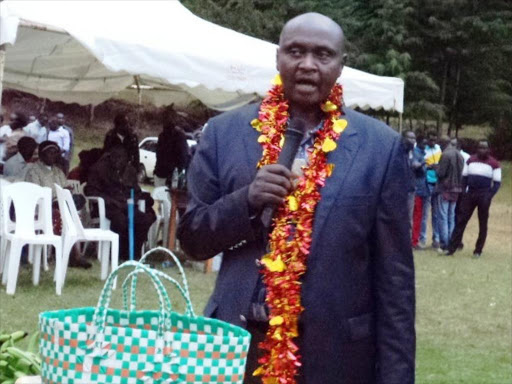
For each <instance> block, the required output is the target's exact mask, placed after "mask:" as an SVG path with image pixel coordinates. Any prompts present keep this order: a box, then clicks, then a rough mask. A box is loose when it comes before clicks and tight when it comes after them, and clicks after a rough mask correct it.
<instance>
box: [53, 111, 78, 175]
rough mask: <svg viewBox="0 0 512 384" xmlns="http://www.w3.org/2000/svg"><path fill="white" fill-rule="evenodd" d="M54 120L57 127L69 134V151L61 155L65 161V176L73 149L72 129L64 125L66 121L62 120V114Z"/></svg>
mask: <svg viewBox="0 0 512 384" xmlns="http://www.w3.org/2000/svg"><path fill="white" fill-rule="evenodd" d="M56 118H57V122H58V123H59V127H60V128H63V129H65V130H66V131H67V132H68V133H69V149H68V150H67V151H66V152H65V153H64V155H63V157H64V159H65V160H66V162H65V167H66V168H65V171H64V173H66V174H67V173H68V171H69V165H70V164H71V159H72V158H73V149H74V148H75V134H74V133H73V129H72V128H71V127H70V126H69V125H67V124H66V119H65V118H64V114H63V113H61V112H59V113H57V115H56Z"/></svg>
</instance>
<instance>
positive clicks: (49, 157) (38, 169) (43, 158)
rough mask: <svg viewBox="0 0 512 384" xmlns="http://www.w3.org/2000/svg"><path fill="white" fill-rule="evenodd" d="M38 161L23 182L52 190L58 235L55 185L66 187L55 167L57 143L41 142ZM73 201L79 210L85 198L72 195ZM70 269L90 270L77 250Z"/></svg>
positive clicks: (60, 172)
mask: <svg viewBox="0 0 512 384" xmlns="http://www.w3.org/2000/svg"><path fill="white" fill-rule="evenodd" d="M38 153H39V160H38V161H36V162H35V163H34V165H33V166H32V167H30V169H29V170H28V171H27V174H26V175H25V181H27V182H29V183H34V184H37V185H40V186H41V187H48V188H51V190H52V196H53V208H52V217H53V231H54V232H55V233H56V234H60V232H61V229H62V223H61V220H60V211H59V207H58V204H57V202H56V197H57V194H56V190H55V184H57V185H59V186H61V187H63V188H64V186H65V185H66V176H65V175H64V172H62V170H61V169H60V168H59V167H58V166H57V161H58V160H59V158H60V154H61V150H60V147H59V146H58V145H57V143H55V142H53V141H49V140H46V141H43V142H42V143H41V144H39V147H38ZM73 201H74V202H75V205H76V208H77V209H81V208H82V207H83V206H84V205H85V198H84V196H82V195H73ZM69 266H70V267H78V268H90V267H91V266H92V265H91V263H89V262H88V261H87V260H85V259H84V258H82V257H80V256H79V252H78V249H76V247H74V248H73V250H72V252H71V255H70V260H69Z"/></svg>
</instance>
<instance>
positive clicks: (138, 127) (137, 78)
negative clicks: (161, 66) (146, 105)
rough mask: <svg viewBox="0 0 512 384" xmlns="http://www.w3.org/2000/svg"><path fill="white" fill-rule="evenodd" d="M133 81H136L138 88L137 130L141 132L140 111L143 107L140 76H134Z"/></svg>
mask: <svg viewBox="0 0 512 384" xmlns="http://www.w3.org/2000/svg"><path fill="white" fill-rule="evenodd" d="M133 80H135V85H136V86H137V130H140V109H141V105H142V91H141V89H140V78H139V76H138V75H135V76H133Z"/></svg>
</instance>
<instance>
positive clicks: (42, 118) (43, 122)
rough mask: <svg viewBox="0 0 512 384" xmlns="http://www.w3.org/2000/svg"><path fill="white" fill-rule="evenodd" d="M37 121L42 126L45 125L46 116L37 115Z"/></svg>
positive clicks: (46, 122) (46, 121)
mask: <svg viewBox="0 0 512 384" xmlns="http://www.w3.org/2000/svg"><path fill="white" fill-rule="evenodd" d="M39 122H40V123H41V125H42V126H46V124H48V116H46V115H42V116H39Z"/></svg>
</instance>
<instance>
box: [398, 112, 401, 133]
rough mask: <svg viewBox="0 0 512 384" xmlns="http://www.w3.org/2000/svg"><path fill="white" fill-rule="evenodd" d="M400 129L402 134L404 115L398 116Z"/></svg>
mask: <svg viewBox="0 0 512 384" xmlns="http://www.w3.org/2000/svg"><path fill="white" fill-rule="evenodd" d="M398 127H399V130H400V133H402V113H399V114H398Z"/></svg>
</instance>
